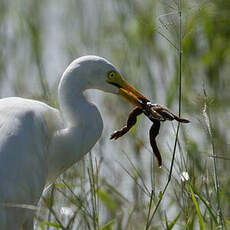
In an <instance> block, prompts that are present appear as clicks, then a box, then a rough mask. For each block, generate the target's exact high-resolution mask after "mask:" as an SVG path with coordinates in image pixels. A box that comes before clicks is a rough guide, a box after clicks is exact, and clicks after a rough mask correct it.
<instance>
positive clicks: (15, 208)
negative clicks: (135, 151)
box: [0, 56, 144, 230]
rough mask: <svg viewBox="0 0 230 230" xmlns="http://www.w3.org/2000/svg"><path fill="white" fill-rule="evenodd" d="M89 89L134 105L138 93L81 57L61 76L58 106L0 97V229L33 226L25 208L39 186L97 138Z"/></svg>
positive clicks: (108, 67) (96, 61)
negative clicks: (124, 99)
mask: <svg viewBox="0 0 230 230" xmlns="http://www.w3.org/2000/svg"><path fill="white" fill-rule="evenodd" d="M91 88H93V89H100V90H103V91H105V92H110V93H113V94H120V95H122V96H124V97H126V98H127V99H128V100H129V101H130V102H131V103H133V104H136V105H138V100H137V99H135V96H136V97H142V95H141V94H140V93H139V92H138V91H136V90H135V89H134V88H132V87H131V86H130V85H128V83H127V82H126V81H125V80H124V79H123V78H122V77H121V75H120V73H119V72H118V70H117V69H116V68H115V67H114V66H113V65H112V64H111V63H110V62H108V61H107V60H105V59H104V58H101V57H97V56H84V57H81V58H78V59H76V60H75V61H73V62H72V63H71V64H70V65H69V67H68V68H67V69H66V71H65V72H64V73H63V75H62V77H61V80H60V83H59V87H58V101H59V107H60V110H57V109H55V108H52V107H50V106H49V105H47V104H45V103H43V102H39V101H35V100H30V99H24V98H18V97H12V98H5V99H1V100H0V229H4V230H5V229H7V230H19V229H20V230H21V229H23V230H31V229H33V217H34V214H35V211H34V210H31V209H30V208H27V206H28V207H29V206H31V205H32V206H33V205H34V206H36V205H37V203H38V201H39V199H40V197H41V194H42V191H43V189H44V187H45V185H46V184H49V183H52V182H53V181H54V180H55V179H56V178H57V177H58V176H59V175H60V174H61V173H62V172H64V171H65V170H66V169H68V168H69V167H70V166H72V165H73V164H74V163H75V162H77V161H78V160H80V159H81V158H82V157H83V156H84V155H85V154H86V153H87V152H89V151H90V149H91V148H92V147H93V146H94V145H95V143H96V142H97V140H98V139H99V138H100V136H101V133H102V129H103V121H102V118H101V115H100V112H99V111H98V109H97V108H96V106H95V105H94V104H92V103H90V102H89V101H88V100H87V99H86V97H85V95H84V91H85V90H87V89H91ZM143 97H144V96H143ZM25 205H26V207H25Z"/></svg>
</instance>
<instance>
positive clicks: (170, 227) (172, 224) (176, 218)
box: [167, 212, 180, 230]
mask: <svg viewBox="0 0 230 230" xmlns="http://www.w3.org/2000/svg"><path fill="white" fill-rule="evenodd" d="M179 217H180V212H179V213H178V215H177V216H176V217H175V218H174V220H173V221H172V222H171V223H170V224H169V225H168V228H167V230H171V229H173V227H174V226H175V224H176V222H177V220H178V219H179Z"/></svg>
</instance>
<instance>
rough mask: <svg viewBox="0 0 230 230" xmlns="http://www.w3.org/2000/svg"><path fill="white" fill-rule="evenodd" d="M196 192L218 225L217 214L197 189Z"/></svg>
mask: <svg viewBox="0 0 230 230" xmlns="http://www.w3.org/2000/svg"><path fill="white" fill-rule="evenodd" d="M194 193H195V194H196V195H197V196H198V197H199V199H200V200H201V201H202V202H203V204H204V205H205V207H206V208H207V210H208V212H209V214H210V215H211V217H212V219H213V220H214V222H215V224H216V225H218V222H217V218H216V215H215V214H214V213H213V211H212V209H211V207H210V206H209V205H208V203H207V202H206V201H205V199H204V198H203V197H202V196H201V195H200V194H199V193H197V192H196V191H194Z"/></svg>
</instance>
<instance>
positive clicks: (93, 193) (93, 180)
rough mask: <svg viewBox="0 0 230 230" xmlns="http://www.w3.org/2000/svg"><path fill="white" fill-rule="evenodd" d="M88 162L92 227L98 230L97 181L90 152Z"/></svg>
mask: <svg viewBox="0 0 230 230" xmlns="http://www.w3.org/2000/svg"><path fill="white" fill-rule="evenodd" d="M89 160H90V167H89V168H88V175H89V182H90V189H91V202H92V208H93V225H94V229H95V230H98V229H99V216H98V213H99V210H98V209H99V207H98V199H97V191H98V179H97V178H95V175H94V167H93V160H92V154H91V152H90V153H89ZM96 167H97V165H96Z"/></svg>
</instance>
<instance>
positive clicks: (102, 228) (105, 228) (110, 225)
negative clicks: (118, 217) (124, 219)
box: [99, 219, 115, 230]
mask: <svg viewBox="0 0 230 230" xmlns="http://www.w3.org/2000/svg"><path fill="white" fill-rule="evenodd" d="M114 221H115V220H114V219H113V220H110V221H109V222H108V223H106V224H105V225H103V226H102V227H100V229H99V230H109V229H111V228H110V227H112V225H113V224H114Z"/></svg>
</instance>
